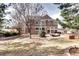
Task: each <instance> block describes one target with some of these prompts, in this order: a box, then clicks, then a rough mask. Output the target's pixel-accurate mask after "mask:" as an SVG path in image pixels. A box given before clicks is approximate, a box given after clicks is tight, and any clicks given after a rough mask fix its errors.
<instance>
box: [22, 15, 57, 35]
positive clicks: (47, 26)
mask: <svg viewBox="0 0 79 59" xmlns="http://www.w3.org/2000/svg"><path fill="white" fill-rule="evenodd" d="M31 23H32V25H31V33H32V34H37V33H39V32H40V31H41V30H44V31H45V32H46V33H49V34H50V33H52V32H54V30H55V29H57V22H56V20H54V19H52V18H51V17H50V16H48V15H44V16H35V17H34V18H32V20H31ZM23 27H24V28H25V26H23ZM24 28H22V33H25V31H24ZM26 33H28V30H27V28H26Z"/></svg>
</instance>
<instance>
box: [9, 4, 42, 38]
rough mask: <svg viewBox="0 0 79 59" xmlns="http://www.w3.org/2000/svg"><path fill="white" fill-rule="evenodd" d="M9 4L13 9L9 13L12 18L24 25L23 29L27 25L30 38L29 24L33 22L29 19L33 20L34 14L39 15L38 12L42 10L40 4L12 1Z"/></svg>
mask: <svg viewBox="0 0 79 59" xmlns="http://www.w3.org/2000/svg"><path fill="white" fill-rule="evenodd" d="M11 6H12V7H13V9H14V13H13V14H11V16H12V18H13V19H14V20H16V21H17V23H18V24H21V25H25V31H26V27H27V29H28V33H29V34H30V38H31V25H32V24H33V23H32V22H31V21H33V20H34V17H35V16H36V15H40V14H39V13H40V12H41V11H42V10H43V7H42V4H34V3H12V4H11ZM19 26H20V25H19ZM20 27H21V26H20Z"/></svg>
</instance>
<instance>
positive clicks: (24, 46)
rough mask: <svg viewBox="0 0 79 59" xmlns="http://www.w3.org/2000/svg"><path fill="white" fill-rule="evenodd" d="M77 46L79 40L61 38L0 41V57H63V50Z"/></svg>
mask: <svg viewBox="0 0 79 59" xmlns="http://www.w3.org/2000/svg"><path fill="white" fill-rule="evenodd" d="M74 45H77V46H79V40H66V39H63V38H52V39H50V40H47V39H46V38H43V39H29V38H16V39H14V40H5V41H0V55H4V56H49V55H55V56H56V55H64V49H65V48H67V47H69V46H74Z"/></svg>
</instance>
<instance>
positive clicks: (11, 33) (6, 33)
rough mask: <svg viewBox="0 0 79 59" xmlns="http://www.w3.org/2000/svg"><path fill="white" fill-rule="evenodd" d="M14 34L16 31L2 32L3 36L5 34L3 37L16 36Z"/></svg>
mask: <svg viewBox="0 0 79 59" xmlns="http://www.w3.org/2000/svg"><path fill="white" fill-rule="evenodd" d="M16 35H18V33H16V32H5V33H4V36H5V37H9V36H16Z"/></svg>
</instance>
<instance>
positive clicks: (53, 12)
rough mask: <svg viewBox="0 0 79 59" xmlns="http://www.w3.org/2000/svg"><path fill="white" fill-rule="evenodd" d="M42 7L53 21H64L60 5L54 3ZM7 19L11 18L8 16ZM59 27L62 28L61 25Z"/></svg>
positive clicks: (44, 4)
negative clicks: (57, 19)
mask: <svg viewBox="0 0 79 59" xmlns="http://www.w3.org/2000/svg"><path fill="white" fill-rule="evenodd" d="M42 5H43V7H44V10H45V11H46V12H47V14H48V15H49V16H50V17H51V18H52V19H56V18H59V19H60V20H62V17H61V16H60V9H59V8H58V7H59V5H57V4H53V3H43V4H42ZM9 10H10V11H11V8H9ZM5 18H7V19H10V16H9V15H7V16H6V17H5ZM59 27H61V26H60V25H59Z"/></svg>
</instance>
